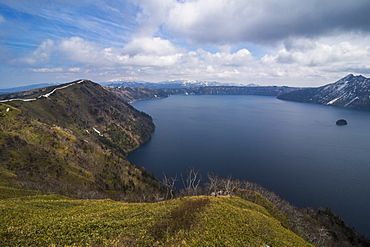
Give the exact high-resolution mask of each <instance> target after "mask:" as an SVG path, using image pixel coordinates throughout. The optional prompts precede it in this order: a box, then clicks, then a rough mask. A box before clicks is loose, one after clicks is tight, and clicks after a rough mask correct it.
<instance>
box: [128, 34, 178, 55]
mask: <svg viewBox="0 0 370 247" xmlns="http://www.w3.org/2000/svg"><path fill="white" fill-rule="evenodd" d="M181 51H182V49H179V48H177V47H175V46H174V45H173V44H172V43H171V42H170V41H169V40H164V39H162V38H160V37H153V38H152V37H140V38H134V39H133V40H132V41H131V42H130V43H128V44H126V45H125V47H124V48H123V52H124V53H125V54H128V55H130V56H135V55H143V54H144V55H158V56H166V55H172V54H175V53H178V52H181Z"/></svg>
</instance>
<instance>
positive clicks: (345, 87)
mask: <svg viewBox="0 0 370 247" xmlns="http://www.w3.org/2000/svg"><path fill="white" fill-rule="evenodd" d="M278 99H283V100H290V101H300V102H306V103H315V104H322V105H331V106H339V107H348V108H354V109H363V110H370V79H369V78H366V77H364V76H362V75H358V76H354V75H353V74H349V75H347V76H345V77H343V78H342V79H340V80H338V81H336V82H334V83H331V84H327V85H324V86H321V87H317V88H305V89H300V90H296V91H292V92H288V93H285V94H282V95H279V96H278Z"/></svg>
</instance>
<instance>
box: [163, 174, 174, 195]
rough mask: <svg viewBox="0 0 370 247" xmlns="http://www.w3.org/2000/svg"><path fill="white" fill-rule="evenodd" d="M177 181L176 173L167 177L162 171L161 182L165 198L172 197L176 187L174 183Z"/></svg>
mask: <svg viewBox="0 0 370 247" xmlns="http://www.w3.org/2000/svg"><path fill="white" fill-rule="evenodd" d="M176 182H177V175H176V177H174V178H173V177H169V178H168V177H167V176H166V174H164V173H163V179H162V184H163V185H164V186H165V187H166V189H167V193H166V199H173V197H174V194H173V193H174V191H175V189H176V187H175V183H176Z"/></svg>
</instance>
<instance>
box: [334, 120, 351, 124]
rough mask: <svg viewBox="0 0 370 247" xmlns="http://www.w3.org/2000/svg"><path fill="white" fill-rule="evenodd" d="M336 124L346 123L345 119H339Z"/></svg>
mask: <svg viewBox="0 0 370 247" xmlns="http://www.w3.org/2000/svg"><path fill="white" fill-rule="evenodd" d="M335 124H336V125H347V124H348V123H347V120H345V119H339V120H338V121H337V122H336V123H335Z"/></svg>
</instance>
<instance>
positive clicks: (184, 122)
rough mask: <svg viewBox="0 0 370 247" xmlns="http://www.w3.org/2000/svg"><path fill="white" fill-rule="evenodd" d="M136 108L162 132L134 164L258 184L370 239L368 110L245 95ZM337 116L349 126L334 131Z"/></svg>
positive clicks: (162, 101)
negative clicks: (331, 215)
mask: <svg viewBox="0 0 370 247" xmlns="http://www.w3.org/2000/svg"><path fill="white" fill-rule="evenodd" d="M133 106H134V107H136V108H137V109H139V110H141V111H144V112H146V113H148V114H149V115H151V116H152V117H153V120H154V123H155V124H156V126H157V128H156V130H155V132H154V133H153V136H152V140H151V141H149V142H148V143H146V144H144V145H143V146H142V147H140V148H139V149H137V150H135V151H134V152H132V153H131V154H130V155H129V160H130V161H132V162H133V163H134V164H136V165H138V166H142V167H145V168H146V169H147V170H148V171H150V172H152V173H154V175H155V176H156V177H157V178H159V179H161V178H162V175H163V173H165V174H166V175H167V176H175V175H176V174H177V175H180V174H184V175H185V174H186V172H187V170H188V169H189V167H193V168H195V169H197V170H200V171H201V172H203V174H206V173H207V172H213V173H215V174H218V175H219V176H221V177H227V176H228V175H231V176H232V177H233V178H238V179H242V180H249V181H253V182H257V183H259V184H261V185H263V186H264V187H266V188H268V189H270V190H272V191H274V192H276V193H277V194H279V195H280V196H282V197H283V198H284V199H286V200H288V201H289V202H291V203H292V204H294V205H295V206H298V207H307V206H312V207H320V206H323V207H329V208H331V209H333V210H334V211H335V212H336V213H338V214H339V215H340V216H341V217H342V218H343V219H344V220H346V221H347V222H348V223H350V225H351V226H354V227H355V229H356V230H357V231H359V232H360V233H362V234H364V235H366V236H367V237H370V159H369V158H370V112H369V111H360V110H349V109H343V108H336V107H331V106H322V105H315V104H305V103H297V102H289V101H282V100H278V99H276V98H275V97H269V96H245V95H191V96H185V95H179V96H171V97H169V98H165V99H156V100H144V101H138V102H135V103H133ZM340 118H344V119H346V120H347V121H348V123H349V124H348V125H347V126H336V125H335V122H336V120H338V119H340ZM179 186H180V184H179Z"/></svg>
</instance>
